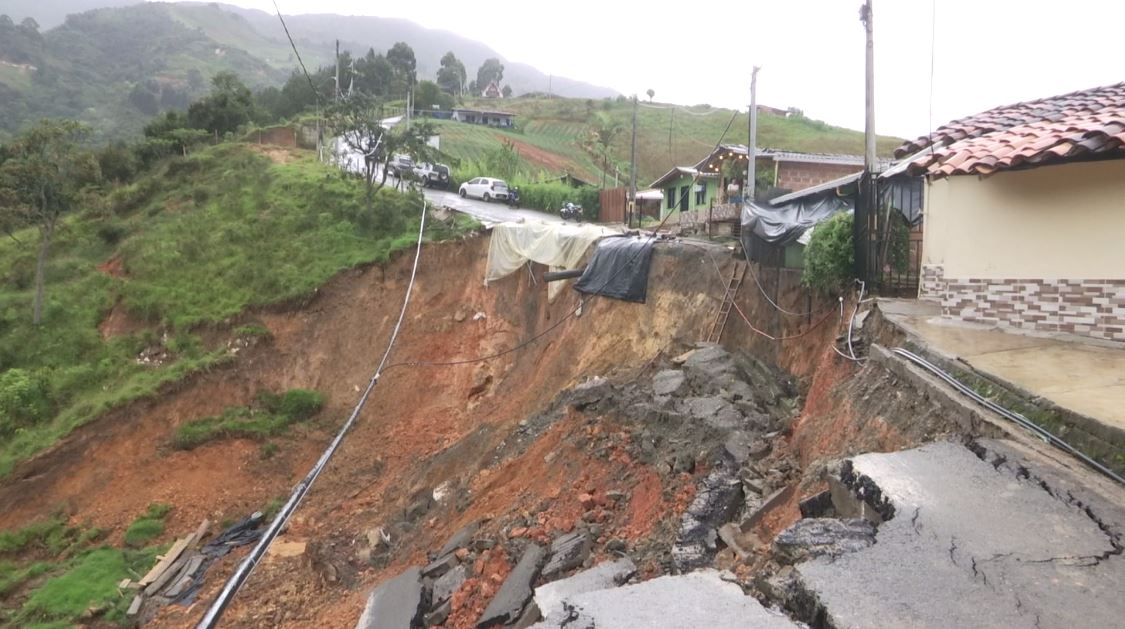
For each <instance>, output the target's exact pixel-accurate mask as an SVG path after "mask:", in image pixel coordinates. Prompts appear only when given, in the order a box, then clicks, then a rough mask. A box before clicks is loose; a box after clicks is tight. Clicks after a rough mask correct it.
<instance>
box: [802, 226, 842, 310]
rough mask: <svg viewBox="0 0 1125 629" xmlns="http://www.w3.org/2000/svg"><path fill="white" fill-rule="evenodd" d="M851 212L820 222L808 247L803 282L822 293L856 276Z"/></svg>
mask: <svg viewBox="0 0 1125 629" xmlns="http://www.w3.org/2000/svg"><path fill="white" fill-rule="evenodd" d="M852 223H853V218H852V215H851V214H847V213H843V212H841V213H840V214H837V215H835V216H833V217H832V218H830V219H828V220H827V221H824V222H823V223H820V224H819V225H817V226H816V230H815V231H813V234H812V238H811V239H810V240H809V244H808V246H807V247H805V269H804V271H803V272H802V274H801V283H802V284H804V285H805V286H807V287H809V288H812V289H814V290H818V291H820V292H823V293H830V292H833V291H837V290H839V289H841V288H843V287H844V286H845V285H846V284H847V283H848V282H849V281H850V280H851V279H852V278H853V277H855V246H854V241H853V239H852Z"/></svg>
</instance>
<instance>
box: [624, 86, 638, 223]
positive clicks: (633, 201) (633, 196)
mask: <svg viewBox="0 0 1125 629" xmlns="http://www.w3.org/2000/svg"><path fill="white" fill-rule="evenodd" d="M629 163H630V166H629V212H628V216H626V226H627V227H632V226H633V213H634V212H636V209H637V95H636V94H633V143H632V148H631V149H630V151H629Z"/></svg>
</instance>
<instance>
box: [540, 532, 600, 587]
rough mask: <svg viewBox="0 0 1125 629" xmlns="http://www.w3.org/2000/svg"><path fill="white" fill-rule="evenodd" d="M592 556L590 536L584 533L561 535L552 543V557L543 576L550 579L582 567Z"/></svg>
mask: <svg viewBox="0 0 1125 629" xmlns="http://www.w3.org/2000/svg"><path fill="white" fill-rule="evenodd" d="M589 556H590V536H588V535H586V534H585V533H583V532H582V531H575V532H573V533H567V534H566V535H560V536H559V537H556V538H555V540H554V541H553V542H551V556H550V559H548V560H547V564H546V565H545V566H543V572H542V575H543V577H544V578H547V579H550V578H551V577H554V576H555V575H558V574H561V573H563V572H566V571H567V570H570V569H572V568H577V567H578V566H580V565H582V562H583V561H586V558H587V557H589Z"/></svg>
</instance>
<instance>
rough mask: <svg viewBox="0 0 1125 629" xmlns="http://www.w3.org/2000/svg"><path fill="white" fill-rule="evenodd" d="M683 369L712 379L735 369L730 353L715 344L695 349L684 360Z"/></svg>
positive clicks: (693, 374)
mask: <svg viewBox="0 0 1125 629" xmlns="http://www.w3.org/2000/svg"><path fill="white" fill-rule="evenodd" d="M683 368H684V371H687V372H689V373H690V374H691V375H692V376H703V377H704V378H705V379H708V380H713V379H715V378H718V377H719V376H723V375H730V374H733V373H735V372H736V371H737V368H736V367H735V364H734V359H733V358H732V357H731V355H730V353H729V352H728V351H727V350H725V349H723V348H722V347H719V346H717V345H715V346H711V347H704V348H701V349H697V350H695V351H694V352H692V353H691V355H690V356H688V358H687V360H685V361H684V365H683Z"/></svg>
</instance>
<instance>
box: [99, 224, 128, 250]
mask: <svg viewBox="0 0 1125 629" xmlns="http://www.w3.org/2000/svg"><path fill="white" fill-rule="evenodd" d="M127 233H129V229H128V228H127V227H125V226H124V225H122V224H121V223H118V222H115V221H110V222H107V223H104V224H103V225H102V226H100V227H98V238H101V239H102V242H104V243H105V244H107V245H116V244H117V243H119V242H121V239H122V238H124V237H125V234H127Z"/></svg>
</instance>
